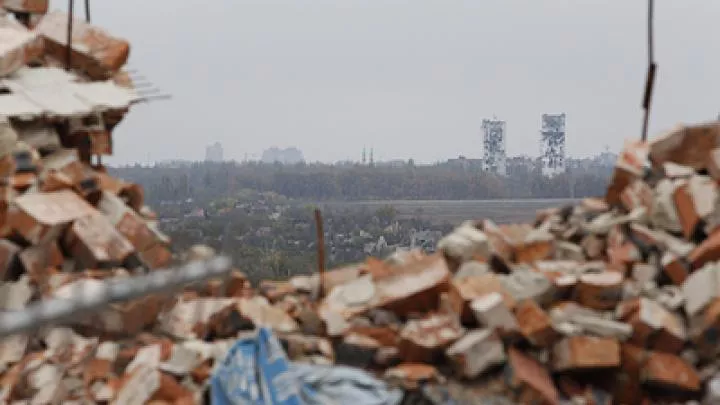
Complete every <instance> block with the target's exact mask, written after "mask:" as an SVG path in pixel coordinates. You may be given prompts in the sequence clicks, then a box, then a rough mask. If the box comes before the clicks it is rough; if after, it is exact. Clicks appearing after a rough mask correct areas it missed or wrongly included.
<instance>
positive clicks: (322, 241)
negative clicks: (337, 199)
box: [315, 208, 325, 298]
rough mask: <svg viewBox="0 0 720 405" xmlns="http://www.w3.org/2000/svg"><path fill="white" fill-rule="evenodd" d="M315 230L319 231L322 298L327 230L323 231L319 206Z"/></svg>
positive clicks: (316, 213) (318, 248)
mask: <svg viewBox="0 0 720 405" xmlns="http://www.w3.org/2000/svg"><path fill="white" fill-rule="evenodd" d="M315 230H316V231H317V259H318V272H319V273H320V287H319V293H318V298H322V297H323V292H324V288H325V285H324V284H325V283H324V281H325V232H324V231H323V221H322V214H321V213H320V209H319V208H315Z"/></svg>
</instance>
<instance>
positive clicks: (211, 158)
mask: <svg viewBox="0 0 720 405" xmlns="http://www.w3.org/2000/svg"><path fill="white" fill-rule="evenodd" d="M223 160H224V156H223V147H222V144H221V143H220V142H215V143H214V144H212V145H208V146H207V147H206V148H205V161H206V162H222V161H223Z"/></svg>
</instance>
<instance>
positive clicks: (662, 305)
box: [0, 0, 720, 404]
mask: <svg viewBox="0 0 720 405" xmlns="http://www.w3.org/2000/svg"><path fill="white" fill-rule="evenodd" d="M0 6H3V7H4V9H6V10H9V11H11V12H13V13H14V17H15V18H14V19H11V18H10V17H9V16H4V15H3V16H0V117H2V118H0V120H2V121H0V178H2V179H3V182H2V184H1V185H0V190H1V191H2V192H0V196H1V197H0V237H1V238H2V239H0V282H1V284H0V311H4V312H9V311H22V310H23V309H24V308H26V307H27V306H28V305H32V304H33V303H34V302H38V301H43V300H47V299H50V298H60V299H68V300H70V299H77V298H78V297H82V294H83V293H84V292H87V291H92V290H93V289H96V288H98V285H99V284H102V282H103V281H102V280H105V279H109V278H123V277H131V276H132V275H133V274H138V273H143V272H147V271H152V270H154V269H157V268H161V267H166V266H168V265H170V264H171V263H173V256H172V254H171V253H170V250H169V240H168V238H167V237H166V236H164V235H163V234H162V233H161V232H160V231H159V230H158V228H157V222H156V218H155V215H154V214H153V212H152V211H151V210H150V209H149V208H148V207H146V206H145V205H144V204H143V193H142V189H141V188H140V187H138V186H137V185H134V184H129V183H126V182H124V181H122V180H118V179H114V178H112V177H111V176H109V175H108V174H107V173H106V172H105V170H104V168H103V166H102V164H101V162H100V157H101V156H102V155H108V154H110V153H111V152H112V148H111V145H112V137H111V132H112V130H113V128H114V127H115V126H116V125H117V124H118V123H119V122H120V121H121V120H122V118H123V117H124V115H125V114H126V113H127V111H128V108H129V107H130V105H131V104H132V103H134V102H136V101H138V100H139V99H140V97H139V96H138V95H137V94H136V92H134V91H133V89H132V83H131V81H130V80H129V78H128V75H127V74H126V73H125V72H123V70H122V67H123V65H124V64H125V62H126V60H127V58H128V53H129V45H128V43H127V42H125V41H123V40H121V39H118V38H115V37H112V36H111V35H109V34H107V33H106V32H104V31H103V30H101V29H99V28H96V27H93V26H91V25H89V24H87V23H85V22H83V21H79V20H75V21H74V22H73V30H72V46H71V47H70V48H71V49H70V50H71V52H68V48H69V46H68V43H67V36H66V35H67V15H63V14H62V13H50V14H46V12H47V2H43V1H9V0H5V1H2V0H0ZM68 55H70V60H67V59H68ZM68 65H69V69H65V68H66V67H68ZM94 157H95V159H94V160H95V162H93V158H94ZM718 181H720V124H717V123H713V124H707V125H701V126H694V127H682V128H678V129H676V130H673V131H671V132H670V133H668V134H667V135H665V136H662V137H660V138H657V139H655V140H653V141H651V142H649V143H643V142H630V143H628V144H627V145H626V148H625V150H624V152H623V153H622V154H621V156H620V158H619V161H618V163H617V166H616V170H615V173H614V176H613V178H612V180H611V184H610V187H609V189H608V193H607V195H606V196H605V198H604V199H586V200H584V201H582V202H581V203H580V204H579V205H577V206H572V207H562V208H558V209H551V210H545V211H542V212H539V213H538V215H537V221H536V222H535V224H532V225H531V224H525V225H511V226H498V225H496V224H494V223H493V222H492V221H490V220H484V221H480V222H467V223H464V224H462V225H461V226H460V227H458V228H457V229H456V230H455V231H453V232H452V233H451V234H449V235H447V236H446V237H445V238H444V239H443V240H442V241H441V243H440V246H439V250H440V251H441V253H438V254H436V255H429V256H427V255H424V254H422V253H419V252H399V253H397V254H395V255H393V256H392V257H389V258H388V259H387V260H385V261H380V260H376V259H369V260H368V261H367V262H366V263H363V264H359V265H354V266H348V267H345V268H341V269H336V270H333V271H329V272H327V273H325V274H323V275H322V276H321V275H314V276H297V277H293V278H292V279H290V280H287V281H265V282H262V283H261V284H260V285H259V286H257V287H253V286H252V285H251V284H250V282H249V281H247V279H246V277H245V275H244V274H242V273H241V272H239V271H234V272H232V273H231V275H230V276H229V278H227V279H223V280H212V281H211V282H209V283H206V284H204V285H200V286H193V287H192V288H188V289H186V290H185V291H184V292H182V293H181V294H179V295H177V296H174V297H167V296H163V295H149V296H146V297H143V298H141V299H137V300H133V301H130V302H127V303H122V304H113V305H111V306H109V307H107V308H104V309H102V310H101V311H98V312H97V313H95V314H92V315H90V316H86V317H81V318H79V319H75V320H72V321H71V322H70V323H69V324H67V326H66V327H50V326H48V327H44V328H42V329H41V330H40V331H39V332H38V333H34V334H32V335H16V336H12V337H9V338H5V339H3V340H2V341H0V373H1V374H0V402H1V403H32V404H55V403H65V404H68V403H78V404H80V403H116V404H142V403H154V404H193V403H203V402H204V400H205V399H206V396H207V394H208V391H209V390H210V386H211V385H212V386H213V387H218V386H221V385H214V384H212V383H213V379H215V378H217V375H215V376H214V370H217V369H218V367H221V366H222V365H223V364H224V365H227V364H228V363H229V362H230V363H231V362H232V361H233V359H234V357H232V356H228V352H229V351H230V350H231V347H233V345H234V344H236V342H238V341H239V339H242V338H243V337H244V336H249V335H252V334H254V333H255V332H254V331H256V330H257V329H258V328H260V327H263V328H267V329H262V330H272V331H273V333H274V334H275V335H276V336H277V338H278V339H279V341H280V342H281V343H282V347H283V349H284V351H285V352H286V353H287V357H288V358H289V359H290V360H292V361H293V362H295V363H298V364H299V363H306V364H313V365H326V366H333V365H349V366H354V367H357V368H359V369H365V370H368V371H370V372H372V373H373V374H374V375H376V376H378V377H381V378H383V379H384V380H385V381H387V382H388V384H390V386H397V387H401V388H402V389H403V390H405V391H406V392H407V395H406V398H405V403H438V404H439V403H448V402H443V401H447V398H445V399H444V400H443V399H442V395H440V394H438V395H433V393H436V394H437V392H434V391H432V390H427V389H425V388H427V387H444V388H445V389H446V390H448V392H445V394H449V395H451V396H455V397H456V399H457V401H458V402H460V401H467V402H468V403H489V402H488V401H490V400H491V398H492V399H493V400H495V401H500V400H501V398H505V399H506V400H507V401H509V402H506V403H534V404H540V403H545V404H558V403H562V402H564V401H571V402H569V403H587V404H610V403H619V404H639V403H672V402H673V401H675V402H678V401H680V402H682V401H691V400H694V401H697V400H703V401H705V403H708V404H714V403H720V363H718V362H717V361H716V358H717V355H718V351H720V345H718V340H720V275H719V274H720V273H719V272H720V265H719V264H718V263H717V261H718V260H720V205H719V203H720V201H719V195H718ZM211 256H213V252H212V251H211V249H208V248H202V247H197V248H194V249H192V250H191V251H190V252H189V254H188V255H187V257H186V258H184V260H194V259H204V258H208V257H211ZM240 366H241V365H240ZM250 374H252V373H250ZM225 383H226V384H227V383H228V382H227V381H226V382H225ZM243 384H244V382H243V383H241V382H238V385H237V387H241V386H242V387H244V388H243V389H247V387H246V386H244V385H243ZM225 386H227V385H225ZM215 389H217V388H215ZM238 389H240V388H238ZM28 401H29V402H28ZM423 401H424V402H423Z"/></svg>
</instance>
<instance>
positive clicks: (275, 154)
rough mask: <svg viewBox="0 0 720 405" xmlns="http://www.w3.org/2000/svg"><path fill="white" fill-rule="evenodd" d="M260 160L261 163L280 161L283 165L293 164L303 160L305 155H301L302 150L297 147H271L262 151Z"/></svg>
mask: <svg viewBox="0 0 720 405" xmlns="http://www.w3.org/2000/svg"><path fill="white" fill-rule="evenodd" d="M261 160H262V162H263V163H282V164H285V165H293V164H296V163H302V162H304V161H305V157H304V156H303V153H302V151H301V150H300V149H298V148H285V149H280V148H277V147H272V148H270V149H266V150H265V151H263V154H262V158H261Z"/></svg>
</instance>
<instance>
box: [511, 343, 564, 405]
mask: <svg viewBox="0 0 720 405" xmlns="http://www.w3.org/2000/svg"><path fill="white" fill-rule="evenodd" d="M508 371H509V372H508V373H507V374H506V375H507V384H508V386H509V387H510V388H511V389H512V390H513V391H514V393H515V395H516V398H517V400H518V403H522V404H530V403H545V404H558V403H559V394H558V392H557V388H555V385H554V384H553V381H552V379H551V378H550V374H549V373H548V372H547V370H546V369H545V368H544V367H543V366H542V365H540V363H538V362H537V361H536V360H534V359H532V358H530V357H528V356H526V355H524V354H522V353H521V352H520V351H519V350H518V349H516V348H514V347H511V348H510V349H509V350H508Z"/></svg>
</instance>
